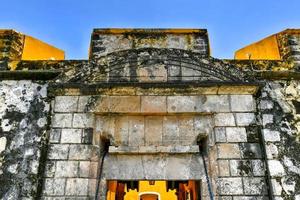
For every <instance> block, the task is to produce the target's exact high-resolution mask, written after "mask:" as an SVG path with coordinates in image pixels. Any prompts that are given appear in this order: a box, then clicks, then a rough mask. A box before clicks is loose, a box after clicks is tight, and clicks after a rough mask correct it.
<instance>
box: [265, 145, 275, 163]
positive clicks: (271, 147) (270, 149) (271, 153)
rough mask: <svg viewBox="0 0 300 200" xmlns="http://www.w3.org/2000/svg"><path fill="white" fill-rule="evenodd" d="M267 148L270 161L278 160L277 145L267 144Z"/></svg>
mask: <svg viewBox="0 0 300 200" xmlns="http://www.w3.org/2000/svg"><path fill="white" fill-rule="evenodd" d="M265 148H266V153H267V158H268V159H274V158H278V148H277V146H276V145H275V144H273V143H270V144H267V145H266V146H265Z"/></svg>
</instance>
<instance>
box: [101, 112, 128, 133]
mask: <svg viewBox="0 0 300 200" xmlns="http://www.w3.org/2000/svg"><path fill="white" fill-rule="evenodd" d="M121 118H122V116H121ZM124 118H125V119H126V117H124ZM116 119H117V120H116ZM126 120H127V119H126ZM126 120H125V121H126ZM115 121H116V123H115ZM119 121H120V119H119V118H118V117H112V116H97V117H96V123H95V126H96V131H95V132H96V133H99V134H100V135H101V137H103V138H114V133H115V126H119ZM121 121H124V120H121Z"/></svg>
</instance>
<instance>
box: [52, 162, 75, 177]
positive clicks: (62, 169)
mask: <svg viewBox="0 0 300 200" xmlns="http://www.w3.org/2000/svg"><path fill="white" fill-rule="evenodd" d="M77 171H78V162H77V161H57V162H56V170H55V177H77Z"/></svg>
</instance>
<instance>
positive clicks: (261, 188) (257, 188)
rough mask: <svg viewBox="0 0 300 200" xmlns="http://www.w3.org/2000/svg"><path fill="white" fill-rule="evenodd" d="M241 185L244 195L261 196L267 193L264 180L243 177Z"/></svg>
mask: <svg viewBox="0 0 300 200" xmlns="http://www.w3.org/2000/svg"><path fill="white" fill-rule="evenodd" d="M243 183H244V192H245V194H246V195H262V194H266V192H267V190H266V183H265V180H264V178H254V177H250V178H248V177H247V178H246V177H245V178H243Z"/></svg>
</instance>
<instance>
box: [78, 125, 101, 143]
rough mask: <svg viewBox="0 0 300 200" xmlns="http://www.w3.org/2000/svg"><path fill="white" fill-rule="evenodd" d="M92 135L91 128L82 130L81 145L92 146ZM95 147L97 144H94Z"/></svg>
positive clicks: (92, 130)
mask: <svg viewBox="0 0 300 200" xmlns="http://www.w3.org/2000/svg"><path fill="white" fill-rule="evenodd" d="M93 135H94V129H93V128H85V129H83V132H82V138H81V143H82V144H93ZM95 145H97V144H95Z"/></svg>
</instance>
